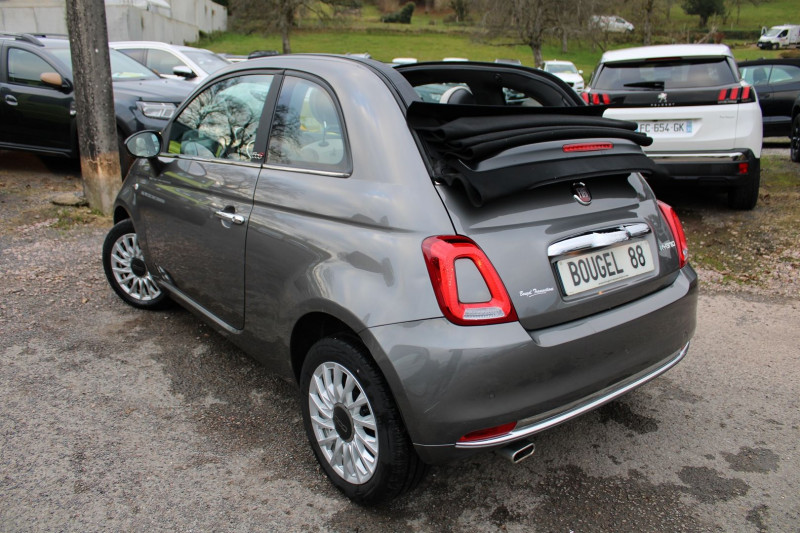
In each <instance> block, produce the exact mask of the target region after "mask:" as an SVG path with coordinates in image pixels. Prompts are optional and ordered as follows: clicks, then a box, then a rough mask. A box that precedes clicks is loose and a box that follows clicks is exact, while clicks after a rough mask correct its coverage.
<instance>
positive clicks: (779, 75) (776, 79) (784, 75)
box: [769, 65, 800, 85]
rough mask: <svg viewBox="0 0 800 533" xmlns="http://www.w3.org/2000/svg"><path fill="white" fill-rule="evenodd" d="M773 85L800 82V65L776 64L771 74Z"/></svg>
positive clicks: (770, 79) (770, 78)
mask: <svg viewBox="0 0 800 533" xmlns="http://www.w3.org/2000/svg"><path fill="white" fill-rule="evenodd" d="M769 82H770V84H772V85H781V84H785V83H798V82H800V67H795V66H794V65H774V66H773V67H772V72H771V73H770V75H769Z"/></svg>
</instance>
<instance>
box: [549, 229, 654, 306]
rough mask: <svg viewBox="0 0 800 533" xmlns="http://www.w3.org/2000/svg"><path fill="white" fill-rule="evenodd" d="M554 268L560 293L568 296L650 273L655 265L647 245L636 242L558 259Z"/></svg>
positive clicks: (645, 242) (643, 242)
mask: <svg viewBox="0 0 800 533" xmlns="http://www.w3.org/2000/svg"><path fill="white" fill-rule="evenodd" d="M556 268H557V269H558V275H559V276H560V277H561V285H562V286H563V287H564V292H565V293H566V294H567V296H571V295H573V294H579V293H581V292H586V291H590V290H592V289H597V288H598V287H602V286H603V285H608V284H609V283H614V282H616V281H620V280H623V279H627V278H631V277H633V276H638V275H640V274H645V273H647V272H651V271H652V270H653V269H654V268H655V265H654V261H653V254H651V253H650V245H649V244H648V243H647V241H637V242H631V243H625V244H621V245H617V246H614V247H612V248H607V249H604V250H603V251H599V252H589V253H586V254H581V255H576V256H573V257H570V258H568V259H562V260H560V261H557V262H556Z"/></svg>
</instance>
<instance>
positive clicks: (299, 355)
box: [289, 312, 374, 383]
mask: <svg viewBox="0 0 800 533" xmlns="http://www.w3.org/2000/svg"><path fill="white" fill-rule="evenodd" d="M334 336H343V337H347V338H348V339H350V340H353V341H354V342H358V343H359V344H361V345H362V346H365V344H364V342H363V341H362V340H361V338H360V337H359V335H358V333H356V331H355V330H354V329H353V328H351V327H350V326H348V325H347V324H346V323H345V322H344V321H342V320H340V319H338V318H336V317H335V316H333V315H331V314H328V313H324V312H312V313H308V314H306V315H304V316H302V317H301V318H300V319H299V320H298V321H297V322H296V323H295V325H294V328H293V329H292V334H291V337H290V340H289V353H290V357H291V364H292V373H293V374H294V378H295V380H296V381H297V382H298V383H299V382H300V372H301V370H302V369H303V362H304V361H305V358H306V356H307V354H308V351H309V350H310V349H311V347H312V346H313V345H314V344H315V343H316V342H317V341H319V340H322V339H324V338H326V337H334ZM365 348H366V346H365ZM367 352H369V350H367ZM370 356H372V354H370ZM373 359H374V358H373Z"/></svg>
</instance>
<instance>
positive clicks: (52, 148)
mask: <svg viewBox="0 0 800 533" xmlns="http://www.w3.org/2000/svg"><path fill="white" fill-rule="evenodd" d="M109 54H110V60H111V79H112V84H113V90H114V112H115V115H116V123H117V136H118V140H119V145H120V162H121V164H122V166H123V168H127V166H128V165H129V164H130V162H131V159H130V157H129V155H128V154H127V151H125V150H124V148H123V147H122V143H123V141H124V140H125V138H126V137H128V136H129V135H130V134H132V133H134V132H136V131H140V130H146V129H151V130H160V129H162V128H163V127H164V126H166V124H167V120H168V119H169V118H170V117H171V116H172V114H173V113H174V112H175V109H177V107H178V105H180V104H181V102H183V101H184V99H185V98H186V97H187V95H188V94H189V93H190V92H191V90H192V89H193V88H194V87H195V85H194V84H191V83H187V82H185V81H181V80H172V79H164V78H161V77H159V76H158V75H156V74H155V73H154V72H153V71H151V70H150V69H148V68H147V67H145V66H144V65H142V64H141V63H139V62H137V61H134V60H133V59H131V58H129V57H128V56H126V55H125V54H122V53H120V52H117V51H116V50H113V49H110V50H109ZM74 88H75V84H74V81H73V77H72V60H71V57H70V48H69V41H68V40H67V39H66V38H65V37H63V36H61V37H47V36H45V35H38V36H35V35H31V34H7V33H3V34H0V97H1V98H2V102H0V148H4V149H14V150H26V151H31V152H36V153H40V154H44V155H50V156H60V157H69V158H77V157H78V138H77V126H76V121H75V117H76V115H77V110H76V108H75V97H74Z"/></svg>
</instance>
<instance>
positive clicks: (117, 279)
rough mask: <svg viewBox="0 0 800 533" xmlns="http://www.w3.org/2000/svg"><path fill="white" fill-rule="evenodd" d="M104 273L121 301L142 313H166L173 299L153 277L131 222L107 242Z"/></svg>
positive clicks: (117, 229)
mask: <svg viewBox="0 0 800 533" xmlns="http://www.w3.org/2000/svg"><path fill="white" fill-rule="evenodd" d="M103 269H104V270H105V272H106V278H108V283H109V284H111V288H112V289H114V292H116V293H117V294H118V295H119V297H120V298H122V299H123V300H124V301H125V302H126V303H128V304H130V305H132V306H133V307H137V308H139V309H162V308H164V307H166V306H167V305H168V304H169V302H170V301H169V297H168V296H167V293H166V292H164V291H163V290H162V289H161V288H160V287H159V286H158V284H157V283H156V281H155V280H154V279H153V277H152V276H151V275H150V272H149V271H148V270H147V266H146V265H145V262H144V256H143V255H142V249H141V248H140V247H139V239H138V236H137V235H136V230H135V229H134V227H133V222H132V221H131V219H129V218H127V219H125V220H122V221H120V222H118V223H117V224H116V225H115V226H114V227H113V228H111V230H110V231H109V232H108V235H106V239H105V242H103Z"/></svg>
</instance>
